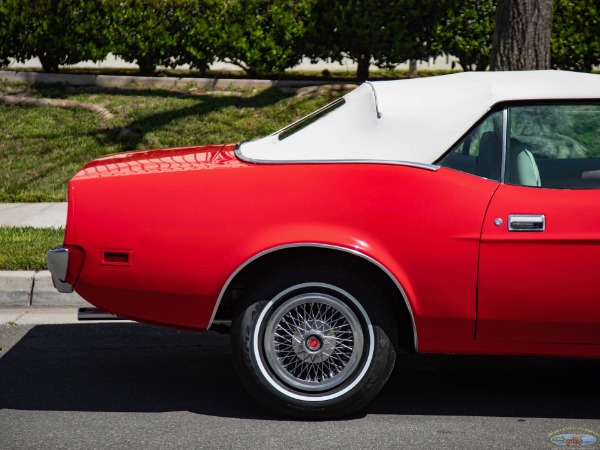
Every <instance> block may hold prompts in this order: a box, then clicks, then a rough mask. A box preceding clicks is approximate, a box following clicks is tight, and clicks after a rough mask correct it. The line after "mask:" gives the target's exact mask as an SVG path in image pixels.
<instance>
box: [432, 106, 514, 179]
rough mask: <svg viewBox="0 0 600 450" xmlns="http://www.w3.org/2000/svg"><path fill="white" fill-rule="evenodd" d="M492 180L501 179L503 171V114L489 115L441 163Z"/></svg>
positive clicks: (499, 112)
mask: <svg viewBox="0 0 600 450" xmlns="http://www.w3.org/2000/svg"><path fill="white" fill-rule="evenodd" d="M439 165H440V166H443V167H448V168H449V169H454V170H460V171H461V172H467V173H470V174H473V175H477V176H480V177H483V178H489V179H491V180H497V181H499V180H500V173H501V168H502V112H501V111H498V112H495V113H493V114H491V115H489V116H487V117H486V118H485V119H484V120H483V121H482V122H480V123H479V125H477V126H476V127H475V128H474V129H473V130H472V131H471V132H470V133H469V134H468V135H467V136H466V137H465V138H464V139H463V140H462V141H460V142H459V143H458V144H457V145H456V146H455V147H454V148H453V149H452V150H451V151H450V152H449V153H448V154H446V156H444V157H443V158H442V160H441V161H440V162H439Z"/></svg>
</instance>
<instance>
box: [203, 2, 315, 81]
mask: <svg viewBox="0 0 600 450" xmlns="http://www.w3.org/2000/svg"><path fill="white" fill-rule="evenodd" d="M219 3H220V12H219V14H218V18H217V21H216V28H215V33H217V34H218V35H219V36H221V38H222V39H221V41H220V43H219V44H218V48H217V56H218V57H219V59H221V60H222V61H225V62H230V63H232V64H235V65H237V66H239V67H241V68H242V69H243V70H244V71H245V72H246V73H247V74H248V75H250V76H254V75H257V74H267V73H272V72H282V71H283V70H284V69H286V68H287V67H292V66H295V65H296V64H298V63H299V62H300V60H301V59H302V56H303V55H302V51H301V49H300V46H299V44H300V43H301V42H302V37H303V36H304V33H305V32H306V28H307V22H308V19H309V17H310V13H311V10H312V7H313V5H314V3H315V0H297V1H291V0H220V2H219Z"/></svg>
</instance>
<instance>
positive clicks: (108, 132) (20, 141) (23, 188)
mask: <svg viewBox="0 0 600 450" xmlns="http://www.w3.org/2000/svg"><path fill="white" fill-rule="evenodd" d="M19 90H23V91H26V95H27V96H31V97H45V98H58V99H68V100H78V101H82V102H87V103H95V104H98V105H101V106H103V107H105V108H107V109H108V110H109V111H110V112H111V113H113V114H114V116H115V117H114V118H113V119H110V120H106V119H103V118H101V117H99V116H97V115H96V114H95V113H92V112H89V111H87V110H82V109H72V110H66V109H58V108H51V107H33V106H5V105H0V202H43V201H65V200H66V186H67V181H68V180H69V179H70V178H71V177H72V176H73V174H75V172H77V170H79V169H80V168H81V167H82V166H83V165H84V164H86V163H87V162H88V161H90V160H92V159H94V158H97V157H99V156H101V155H105V154H108V153H115V152H122V151H127V150H141V149H149V148H163V147H175V146H187V145H198V144H217V143H226V142H239V141H241V140H244V139H249V138H253V137H257V136H262V135H266V134H268V133H271V132H273V131H275V130H277V129H279V128H281V127H282V126H284V125H286V124H288V123H290V122H291V121H293V120H296V119H298V118H300V117H302V116H304V115H306V114H308V113H309V112H311V111H313V110H315V109H317V108H319V107H321V106H322V105H324V104H325V103H327V102H329V101H331V100H333V99H334V98H337V97H338V96H339V95H341V94H340V93H324V94H320V95H317V96H315V97H310V98H309V97H296V96H293V95H292V94H284V93H282V92H281V91H280V90H279V89H277V88H272V89H267V90H261V91H244V92H242V91H237V92H228V93H223V94H220V93H215V92H206V91H202V90H198V89H196V90H192V89H191V90H189V91H185V90H177V91H170V90H159V89H135V88H130V89H121V88H106V89H104V88H95V87H64V86H45V87H35V88H33V87H31V88H29V89H27V87H26V86H23V85H10V84H7V83H0V94H6V93H13V94H14V93H18V91H19Z"/></svg>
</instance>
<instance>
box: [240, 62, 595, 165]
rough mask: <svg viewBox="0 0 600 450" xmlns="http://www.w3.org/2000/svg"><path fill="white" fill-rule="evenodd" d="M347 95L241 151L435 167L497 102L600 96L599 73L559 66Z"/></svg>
mask: <svg viewBox="0 0 600 450" xmlns="http://www.w3.org/2000/svg"><path fill="white" fill-rule="evenodd" d="M374 92H375V93H376V96H375V95H374ZM375 97H376V98H377V105H378V111H379V113H380V115H381V117H380V118H378V117H377V110H376V106H375V105H376V104H375ZM343 98H344V100H345V104H343V105H342V106H340V107H338V108H336V109H333V110H332V111H331V112H329V113H327V114H326V115H324V116H323V117H321V118H319V119H318V120H316V121H315V122H313V123H311V124H309V125H307V126H306V127H305V128H302V129H300V130H299V131H296V132H295V133H293V134H291V135H289V136H287V137H285V138H283V139H280V136H279V135H280V132H281V131H279V132H276V133H274V134H272V135H269V136H266V137H264V138H261V139H257V140H253V141H248V142H243V143H242V144H240V146H239V147H238V155H239V156H240V157H241V158H243V159H245V160H249V161H253V162H270V163H277V162H319V161H340V162H342V161H366V162H369V161H373V162H375V161H404V162H412V163H419V164H431V163H433V162H435V161H436V160H437V159H439V158H440V157H441V156H442V155H443V154H444V153H445V152H446V151H447V150H448V149H449V148H450V146H451V145H453V144H454V143H455V142H457V141H458V140H459V139H460V137H461V136H462V135H464V134H465V133H466V132H467V131H468V130H469V129H470V128H471V127H472V126H473V125H474V124H475V123H476V122H477V121H478V120H479V119H480V118H482V117H483V116H484V115H485V114H486V113H487V112H488V111H489V110H490V109H491V108H492V107H493V106H494V105H495V104H497V103H500V102H507V101H520V100H524V101H526V100H547V99H548V100H571V99H573V100H578V99H600V76H598V75H593V74H583V73H575V72H562V71H554V70H544V71H528V72H466V73H459V74H452V75H442V76H436V77H429V78H417V79H410V80H395V81H377V82H373V83H364V84H362V85H361V86H359V87H358V88H356V89H355V90H353V91H352V92H350V93H348V94H347V95H345V96H344V97H343ZM284 130H285V129H284Z"/></svg>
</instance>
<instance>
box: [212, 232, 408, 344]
mask: <svg viewBox="0 0 600 450" xmlns="http://www.w3.org/2000/svg"><path fill="white" fill-rule="evenodd" d="M301 247H309V248H325V249H329V250H338V251H343V252H346V253H350V254H351V255H355V256H359V257H361V258H363V259H365V260H367V261H369V262H370V263H372V264H374V265H375V266H377V267H378V268H379V269H381V270H382V271H383V272H384V273H385V274H386V275H387V276H388V277H389V278H390V279H391V280H392V281H393V282H394V284H395V285H396V287H397V288H398V290H399V291H400V294H402V298H403V299H404V303H405V305H406V308H407V309H408V314H409V316H410V321H411V323H412V328H413V336H414V345H415V351H418V350H419V339H418V336H417V326H416V324H415V318H414V316H413V312H412V309H411V307H410V303H409V302H408V297H407V296H406V292H405V291H404V288H403V287H402V285H401V284H400V282H399V281H398V280H397V279H396V277H395V276H394V275H393V274H392V273H391V272H390V271H389V270H388V269H387V268H386V267H385V266H384V265H383V264H381V263H380V262H379V261H377V260H376V259H373V258H372V257H370V256H367V255H365V254H363V253H361V252H359V251H356V250H352V249H349V248H345V247H339V246H337V245H330V244H318V243H314V242H298V243H295V244H286V245H279V246H277V247H272V248H270V249H268V250H264V251H262V252H260V253H257V254H256V255H254V256H253V257H251V258H249V259H248V260H246V261H245V262H244V263H242V264H241V265H240V266H238V268H237V269H236V270H234V271H233V273H232V274H231V275H230V276H229V278H228V279H227V281H226V282H225V284H224V285H223V287H222V288H221V292H220V293H219V297H217V302H216V303H215V307H214V308H213V312H212V315H211V317H210V322H208V326H207V327H206V328H207V329H209V328H210V327H211V325H212V324H213V321H214V318H215V315H216V314H217V310H218V309H219V305H220V304H221V301H222V300H223V297H224V295H225V292H226V291H227V288H228V287H229V284H230V283H231V282H232V281H233V279H234V278H235V277H236V276H237V275H238V274H239V273H240V272H241V271H242V270H243V269H244V268H245V267H247V266H248V265H249V264H250V263H252V262H254V261H256V260H257V259H259V258H261V257H262V256H265V255H268V254H269V253H273V252H276V251H278V250H285V249H289V248H301Z"/></svg>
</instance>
